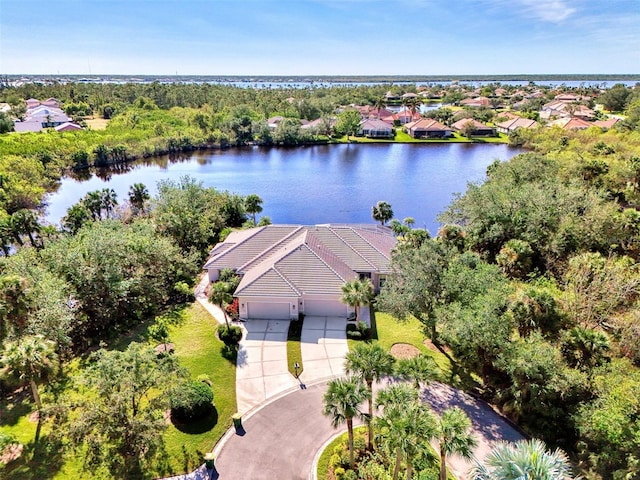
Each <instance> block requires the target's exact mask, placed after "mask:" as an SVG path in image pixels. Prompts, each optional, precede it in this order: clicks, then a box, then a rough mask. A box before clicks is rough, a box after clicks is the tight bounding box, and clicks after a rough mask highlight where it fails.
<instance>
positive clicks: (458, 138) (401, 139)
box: [334, 128, 509, 143]
mask: <svg viewBox="0 0 640 480" xmlns="http://www.w3.org/2000/svg"><path fill="white" fill-rule="evenodd" d="M395 130H396V136H395V138H366V137H354V136H350V137H349V143H509V136H508V135H505V134H504V133H500V134H498V136H497V137H473V138H470V139H469V138H467V137H465V136H464V135H461V134H459V133H455V132H454V133H453V134H452V136H451V137H449V138H413V137H412V136H411V135H409V134H408V133H406V132H403V131H402V129H401V128H396V129H395ZM334 141H335V143H348V142H347V137H346V136H343V137H340V138H337V139H334Z"/></svg>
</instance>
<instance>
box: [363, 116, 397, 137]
mask: <svg viewBox="0 0 640 480" xmlns="http://www.w3.org/2000/svg"><path fill="white" fill-rule="evenodd" d="M358 135H359V136H362V137H367V138H392V137H393V127H392V126H391V125H389V124H388V123H387V122H384V121H382V120H378V119H375V118H368V119H366V120H363V121H362V122H361V123H360V131H359V132H358Z"/></svg>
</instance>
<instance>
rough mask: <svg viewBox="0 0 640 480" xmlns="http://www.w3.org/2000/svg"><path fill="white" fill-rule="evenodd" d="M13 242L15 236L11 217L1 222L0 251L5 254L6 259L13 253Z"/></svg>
mask: <svg viewBox="0 0 640 480" xmlns="http://www.w3.org/2000/svg"><path fill="white" fill-rule="evenodd" d="M12 241H13V234H12V232H11V217H9V216H7V217H6V218H4V219H2V220H0V249H2V253H4V256H5V257H8V256H9V254H10V253H11V243H12Z"/></svg>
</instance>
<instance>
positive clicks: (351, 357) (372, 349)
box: [344, 343, 395, 450]
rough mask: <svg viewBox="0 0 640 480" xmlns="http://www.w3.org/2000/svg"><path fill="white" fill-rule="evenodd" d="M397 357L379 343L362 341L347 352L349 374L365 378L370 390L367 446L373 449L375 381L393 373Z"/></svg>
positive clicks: (345, 363) (346, 366) (345, 365)
mask: <svg viewBox="0 0 640 480" xmlns="http://www.w3.org/2000/svg"><path fill="white" fill-rule="evenodd" d="M394 363H395V358H393V356H392V355H391V354H390V353H388V352H387V351H386V350H385V349H384V348H382V347H381V346H380V344H378V343H360V344H358V345H357V346H356V347H355V348H354V349H353V351H351V352H349V353H347V355H346V357H345V362H344V367H345V371H346V372H347V374H349V375H354V376H356V377H357V378H359V379H360V380H363V381H364V382H365V383H366V385H367V390H368V391H369V418H368V420H367V428H368V433H369V438H368V441H367V448H368V449H369V450H373V415H374V414H373V382H374V381H378V380H380V379H381V378H382V377H384V376H386V375H391V373H393V364H394Z"/></svg>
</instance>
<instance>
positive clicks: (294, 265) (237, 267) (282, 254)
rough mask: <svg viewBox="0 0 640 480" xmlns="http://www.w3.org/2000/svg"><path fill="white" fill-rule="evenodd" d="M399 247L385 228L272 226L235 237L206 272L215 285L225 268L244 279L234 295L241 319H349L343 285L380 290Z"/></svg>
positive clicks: (211, 259) (216, 253)
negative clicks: (358, 283) (359, 281)
mask: <svg viewBox="0 0 640 480" xmlns="http://www.w3.org/2000/svg"><path fill="white" fill-rule="evenodd" d="M395 245H396V237H395V235H394V234H393V232H392V231H391V230H390V229H389V228H387V227H383V226H380V225H333V224H329V225H314V226H303V225H268V226H265V227H255V228H251V229H248V230H240V231H237V232H233V233H231V234H230V235H229V236H228V237H227V239H226V240H225V241H224V242H221V243H219V244H218V245H216V246H215V247H214V248H213V250H212V251H211V255H210V257H209V260H207V262H206V263H205V265H204V269H205V270H207V272H208V275H209V280H210V281H212V282H214V281H216V280H217V279H218V278H219V275H220V272H221V271H222V270H223V269H226V268H229V269H232V270H234V271H235V272H236V274H238V275H241V276H242V280H241V281H240V284H239V285H238V288H237V289H236V291H235V292H234V297H236V298H238V304H239V311H240V318H242V319H269V320H279V319H281V320H288V319H296V318H298V315H299V314H300V313H303V314H305V315H316V316H331V317H347V316H348V314H349V312H350V310H349V307H347V306H346V305H345V304H344V303H342V302H341V300H340V299H341V296H342V290H341V288H342V286H343V285H344V284H345V283H346V282H348V281H350V280H353V279H356V278H369V279H370V280H371V282H372V283H373V285H374V288H375V289H376V290H379V289H380V287H381V286H382V284H383V283H384V279H385V276H386V275H388V274H389V273H390V261H391V251H392V250H393V248H394V247H395Z"/></svg>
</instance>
